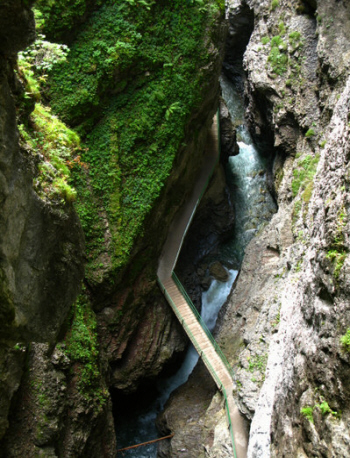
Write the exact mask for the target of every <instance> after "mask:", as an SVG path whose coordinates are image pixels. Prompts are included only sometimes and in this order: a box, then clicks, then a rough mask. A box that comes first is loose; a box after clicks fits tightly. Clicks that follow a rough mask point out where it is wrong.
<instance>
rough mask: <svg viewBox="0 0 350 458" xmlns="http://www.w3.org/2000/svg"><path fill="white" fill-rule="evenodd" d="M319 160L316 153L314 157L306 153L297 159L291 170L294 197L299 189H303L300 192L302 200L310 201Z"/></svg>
mask: <svg viewBox="0 0 350 458" xmlns="http://www.w3.org/2000/svg"><path fill="white" fill-rule="evenodd" d="M319 160H320V156H319V155H318V154H317V155H316V156H315V157H313V156H311V155H307V156H305V157H304V158H303V159H300V160H299V161H298V163H297V167H296V168H295V169H294V170H293V176H294V178H293V181H292V193H293V197H295V196H296V195H297V194H298V193H299V191H300V190H301V191H304V192H303V194H302V197H303V200H304V201H305V202H307V203H308V202H309V201H310V198H311V193H312V189H313V178H314V176H315V173H316V169H317V164H318V162H319Z"/></svg>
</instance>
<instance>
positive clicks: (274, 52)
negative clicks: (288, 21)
mask: <svg viewBox="0 0 350 458" xmlns="http://www.w3.org/2000/svg"><path fill="white" fill-rule="evenodd" d="M267 60H268V62H270V64H271V67H272V71H273V72H274V73H276V74H277V75H283V74H284V73H285V72H286V71H287V64H288V55H287V44H286V43H285V42H284V41H283V40H282V38H281V36H280V35H276V36H275V37H272V39H271V51H270V54H269V57H268V59H267Z"/></svg>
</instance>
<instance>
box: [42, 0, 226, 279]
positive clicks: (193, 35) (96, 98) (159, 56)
mask: <svg viewBox="0 0 350 458" xmlns="http://www.w3.org/2000/svg"><path fill="white" fill-rule="evenodd" d="M139 3H140V5H141V2H139ZM146 3H147V5H148V6H149V7H150V8H151V12H150V11H148V9H147V5H143V6H142V7H138V6H137V5H138V2H136V1H135V2H129V3H128V2H125V1H121V0H115V1H107V2H105V3H104V4H103V6H102V7H100V8H99V9H98V10H97V11H95V12H94V13H93V14H92V16H91V18H90V20H88V21H87V22H86V24H85V25H84V26H83V27H82V29H81V32H80V33H79V34H78V35H77V39H76V40H75V41H74V42H73V43H72V44H71V46H70V48H71V49H70V54H69V59H68V61H67V62H64V63H60V64H57V65H55V67H54V69H53V70H52V72H51V73H50V78H49V86H50V91H49V95H50V97H51V104H52V107H53V110H54V111H55V112H56V113H57V114H58V115H59V116H60V117H62V118H63V119H64V120H65V121H66V122H68V123H69V124H70V125H74V126H75V127H76V129H77V131H78V132H80V133H81V135H83V136H84V141H85V144H84V149H83V152H82V154H81V162H82V163H83V164H85V165H86V166H85V167H78V166H75V167H74V169H73V175H74V185H75V188H76V189H77V191H78V197H77V204H76V208H77V210H78V213H79V216H80V219H81V221H82V225H83V228H84V232H85V235H86V242H87V251H88V257H89V264H88V269H87V272H88V275H90V273H91V275H95V278H97V277H96V269H95V270H94V272H95V273H93V266H94V265H95V264H96V263H97V264H99V263H100V260H99V259H100V257H101V255H102V254H103V257H104V259H105V258H106V256H105V254H106V250H108V259H109V260H110V265H111V267H112V274H111V275H112V276H113V277H114V278H115V277H116V274H117V271H118V269H120V268H121V267H122V266H123V265H125V263H126V262H127V260H128V258H129V255H130V253H131V250H132V247H133V245H134V242H135V240H136V238H137V237H138V236H140V235H142V233H143V230H144V223H145V219H146V217H147V216H148V215H149V213H150V211H151V209H152V208H153V206H154V202H155V201H156V199H157V198H158V197H159V196H160V194H161V192H162V189H163V186H164V183H165V182H166V179H167V177H168V176H169V174H170V172H171V169H172V166H173V161H174V159H175V157H176V154H177V151H178V150H179V148H180V146H181V145H182V143H183V140H184V131H185V128H186V126H187V125H188V121H189V119H190V117H191V114H192V113H193V112H194V110H196V109H197V107H198V106H199V104H200V101H201V97H202V96H203V94H204V92H205V90H206V89H205V88H206V81H204V80H203V79H202V76H201V72H200V71H199V69H200V68H201V67H206V66H207V65H208V63H209V61H210V56H208V50H207V49H206V47H205V46H204V43H205V37H206V34H207V33H208V30H210V27H211V26H212V24H213V22H214V21H215V20H216V18H217V15H218V8H219V6H220V5H221V4H222V2H221V1H220V2H219V6H218V2H217V1H214V0H213V1H210V2H204V1H199V0H196V1H191V2H188V1H186V0H177V1H171V2H170V1H164V2H162V3H159V2H156V3H153V2H152V5H151V2H146ZM221 6H222V5H221ZM155 17H156V18H157V20H156V21H155V20H154V18H155ZM208 28H209V29H208ZM115 88H117V90H118V93H116V92H117V91H116V89H115ZM106 219H107V220H108V229H109V232H110V241H109V243H108V248H106V246H105V245H104V241H105V231H106Z"/></svg>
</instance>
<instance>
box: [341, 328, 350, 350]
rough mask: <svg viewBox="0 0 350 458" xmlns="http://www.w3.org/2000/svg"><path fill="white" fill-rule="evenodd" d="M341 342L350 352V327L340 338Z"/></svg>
mask: <svg viewBox="0 0 350 458" xmlns="http://www.w3.org/2000/svg"><path fill="white" fill-rule="evenodd" d="M340 343H341V345H342V346H343V348H344V350H346V351H347V352H349V353H350V328H349V329H348V330H347V331H346V333H345V334H344V335H343V336H342V337H341V338H340Z"/></svg>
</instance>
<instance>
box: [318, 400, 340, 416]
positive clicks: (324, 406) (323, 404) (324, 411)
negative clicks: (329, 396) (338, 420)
mask: <svg viewBox="0 0 350 458" xmlns="http://www.w3.org/2000/svg"><path fill="white" fill-rule="evenodd" d="M316 406H317V407H318V408H319V409H320V410H321V413H322V415H327V414H328V413H330V414H331V415H333V416H334V417H336V416H337V415H338V412H336V411H334V410H332V409H331V408H330V407H329V404H328V402H327V401H325V400H323V401H322V402H321V404H316Z"/></svg>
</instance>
